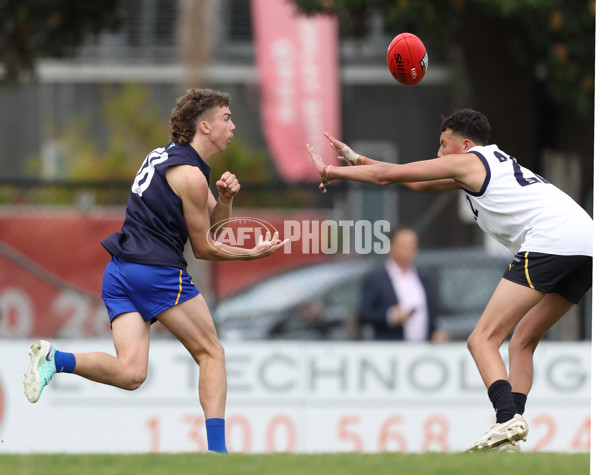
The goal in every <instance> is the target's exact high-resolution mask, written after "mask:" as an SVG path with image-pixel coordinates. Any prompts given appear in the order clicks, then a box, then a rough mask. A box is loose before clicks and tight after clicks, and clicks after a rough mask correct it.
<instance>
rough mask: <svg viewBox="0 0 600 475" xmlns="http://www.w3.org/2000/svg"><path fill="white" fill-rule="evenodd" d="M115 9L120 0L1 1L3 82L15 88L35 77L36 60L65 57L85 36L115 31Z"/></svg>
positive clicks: (0, 28)
mask: <svg viewBox="0 0 600 475" xmlns="http://www.w3.org/2000/svg"><path fill="white" fill-rule="evenodd" d="M118 6H119V0H102V1H98V0H92V1H81V0H1V1H0V44H1V45H2V48H0V62H1V63H2V64H3V65H4V77H3V81H4V82H6V83H9V84H18V83H19V82H21V81H23V80H26V79H28V78H30V77H31V76H32V75H33V74H34V72H35V62H36V60H37V59H38V58H41V57H44V56H55V57H56V56H62V55H65V54H66V53H70V52H72V51H73V50H74V49H75V48H76V47H78V46H80V45H81V44H82V43H83V42H84V41H85V40H86V38H87V37H88V35H90V34H98V33H100V32H101V31H103V30H106V29H114V28H116V27H117V26H118V25H119V11H118Z"/></svg>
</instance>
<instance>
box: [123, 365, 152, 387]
mask: <svg viewBox="0 0 600 475" xmlns="http://www.w3.org/2000/svg"><path fill="white" fill-rule="evenodd" d="M146 376H147V371H145V370H130V371H128V372H127V373H126V374H125V378H124V380H123V389H126V390H128V391H135V390H136V389H138V388H139V387H140V386H141V385H142V384H143V382H144V381H146Z"/></svg>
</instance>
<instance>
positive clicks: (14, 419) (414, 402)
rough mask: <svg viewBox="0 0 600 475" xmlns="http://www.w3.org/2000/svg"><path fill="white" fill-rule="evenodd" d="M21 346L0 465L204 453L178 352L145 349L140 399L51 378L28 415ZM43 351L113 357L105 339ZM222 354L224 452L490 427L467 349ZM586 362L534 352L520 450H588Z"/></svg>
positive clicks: (2, 378) (308, 347) (363, 346)
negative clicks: (52, 455) (11, 457)
mask: <svg viewBox="0 0 600 475" xmlns="http://www.w3.org/2000/svg"><path fill="white" fill-rule="evenodd" d="M31 343H32V342H30V341H25V340H1V341H0V359H1V360H2V362H3V364H2V366H0V440H1V441H2V443H0V453H17V452H18V453H29V452H66V453H85V452H96V453H97V452H104V453H113V452H114V453H146V452H203V451H206V449H207V445H206V432H205V428H204V416H203V412H202V409H201V407H200V405H199V403H198V366H197V365H196V364H195V363H194V361H193V359H192V358H191V357H190V355H189V354H188V353H187V351H186V350H185V349H184V348H183V347H182V345H181V344H180V343H179V342H177V341H173V340H168V339H155V340H153V341H152V344H151V347H150V368H149V373H148V378H147V380H146V382H145V383H144V384H143V385H142V387H141V388H140V389H138V390H136V391H133V392H129V391H124V390H121V389H117V388H112V387H108V386H103V385H101V384H98V383H94V382H91V381H88V380H85V379H82V378H80V377H78V376H73V375H66V374H57V375H55V376H54V378H53V380H52V381H51V383H50V385H49V386H48V387H47V388H46V389H45V391H44V393H43V395H42V397H41V399H40V400H39V401H38V402H37V403H36V404H31V403H29V402H28V401H27V399H26V398H25V396H24V395H23V386H22V381H23V373H24V372H25V370H26V368H27V364H28V357H27V351H28V347H29V345H30V344H31ZM53 343H55V344H56V345H57V347H58V348H59V349H62V350H65V351H75V352H80V351H105V352H108V353H111V354H114V349H113V346H112V341H110V340H105V339H100V340H98V339H93V340H60V341H56V342H53ZM224 346H225V354H226V359H227V379H228V401H227V414H226V435H227V445H228V449H229V451H230V452H236V453H272V452H292V453H311V452H419V453H420V452H456V451H462V450H464V448H465V447H466V446H467V445H468V444H469V443H471V442H473V441H474V440H476V439H478V438H479V437H481V436H482V435H483V434H484V433H485V431H487V429H488V428H489V427H490V426H491V425H493V423H494V414H493V409H492V407H491V404H490V402H489V400H488V398H487V394H486V391H485V388H484V386H483V383H482V382H481V379H480V377H479V374H478V372H477V368H476V367H475V364H474V363H473V361H472V359H471V357H470V355H469V353H468V351H467V349H466V347H465V345H464V343H448V344H438V345H433V344H406V343H404V344H402V343H390V344H385V343H350V342H347V343H317V342H297V341H294V342H292V341H285V342H284V341H261V342H252V343H250V342H225V344H224ZM506 350H507V348H506V347H505V346H503V347H502V354H503V356H504V357H506ZM590 355H591V345H590V344H589V342H586V343H556V342H542V343H541V344H540V346H539V348H538V350H537V351H536V355H535V381H534V385H533V388H532V391H531V393H530V394H529V399H528V404H527V408H526V411H525V418H526V420H527V421H528V423H529V429H530V432H529V436H528V439H527V442H526V443H524V444H523V445H522V450H523V451H549V452H550V451H551V452H589V450H590V376H591V369H590V367H591V361H590ZM32 427H35V428H36V430H32V429H31V428H32ZM48 431H51V432H52V434H53V436H52V437H47V433H48Z"/></svg>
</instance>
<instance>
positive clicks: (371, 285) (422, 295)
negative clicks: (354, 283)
mask: <svg viewBox="0 0 600 475" xmlns="http://www.w3.org/2000/svg"><path fill="white" fill-rule="evenodd" d="M418 252H419V237H418V236H417V233H416V232H415V231H414V230H413V229H411V228H408V227H400V228H398V229H396V230H395V231H394V232H393V233H392V236H391V241H390V256H389V258H388V259H387V260H386V262H385V265H384V266H383V267H382V268H381V269H378V270H376V271H375V272H373V273H371V274H370V275H368V276H367V277H366V278H365V280H364V282H363V286H362V294H361V299H360V306H359V312H358V319H359V323H360V324H361V326H365V325H369V326H371V327H372V329H373V331H374V338H375V339H376V340H405V341H436V342H441V341H448V340H449V337H448V335H447V334H446V333H445V332H444V331H441V330H438V329H436V325H435V311H434V308H433V305H432V304H431V302H430V299H429V298H428V297H429V296H428V289H427V282H426V281H425V280H424V279H423V277H422V276H421V275H419V273H418V271H417V269H416V267H415V265H414V262H415V259H416V257H417V254H418Z"/></svg>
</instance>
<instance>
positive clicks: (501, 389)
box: [488, 379, 517, 424]
mask: <svg viewBox="0 0 600 475" xmlns="http://www.w3.org/2000/svg"><path fill="white" fill-rule="evenodd" d="M488 397H489V398H490V401H492V404H493V405H494V409H495V410H496V422H497V423H500V424H501V423H503V422H507V421H510V420H511V419H512V418H513V417H514V416H515V414H516V413H517V407H516V405H515V401H514V400H513V395H512V387H511V385H510V383H509V382H508V381H507V380H506V379H499V380H498V381H494V382H493V383H492V384H491V385H490V387H489V388H488Z"/></svg>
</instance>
